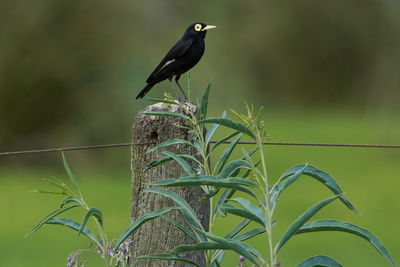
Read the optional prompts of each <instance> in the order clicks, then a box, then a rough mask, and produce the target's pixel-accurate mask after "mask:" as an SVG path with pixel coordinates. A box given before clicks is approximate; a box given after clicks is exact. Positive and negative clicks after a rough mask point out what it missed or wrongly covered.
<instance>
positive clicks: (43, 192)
mask: <svg viewBox="0 0 400 267" xmlns="http://www.w3.org/2000/svg"><path fill="white" fill-rule="evenodd" d="M29 192H31V193H41V194H53V195H67V194H66V193H65V192H64V191H63V192H58V191H47V190H37V189H34V190H31V191H29Z"/></svg>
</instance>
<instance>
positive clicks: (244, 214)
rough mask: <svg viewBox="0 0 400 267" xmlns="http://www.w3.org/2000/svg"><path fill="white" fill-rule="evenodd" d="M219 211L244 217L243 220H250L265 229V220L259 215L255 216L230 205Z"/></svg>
mask: <svg viewBox="0 0 400 267" xmlns="http://www.w3.org/2000/svg"><path fill="white" fill-rule="evenodd" d="M219 209H220V210H221V211H222V212H228V213H231V214H234V215H237V216H240V217H243V218H247V219H250V220H252V221H254V222H257V223H259V224H261V225H262V226H264V227H265V223H264V220H262V219H261V218H260V217H258V216H257V215H255V214H254V213H252V212H250V211H248V210H246V209H241V208H236V207H234V206H233V205H230V204H223V205H221V206H220V208H219Z"/></svg>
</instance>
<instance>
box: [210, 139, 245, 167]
mask: <svg viewBox="0 0 400 267" xmlns="http://www.w3.org/2000/svg"><path fill="white" fill-rule="evenodd" d="M242 136H243V134H239V135H238V136H237V137H236V138H235V139H234V140H233V141H232V142H231V143H230V144H229V145H228V146H227V147H226V148H225V150H224V152H222V154H221V155H220V156H219V158H218V160H217V163H215V166H214V170H213V173H215V171H216V170H217V168H218V167H219V171H218V172H221V169H222V168H223V167H224V166H225V163H226V162H227V161H228V159H229V157H230V155H231V154H232V151H233V149H234V148H235V147H236V145H237V143H238V142H239V141H240V138H242Z"/></svg>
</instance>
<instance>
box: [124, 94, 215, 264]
mask: <svg viewBox="0 0 400 267" xmlns="http://www.w3.org/2000/svg"><path fill="white" fill-rule="evenodd" d="M181 101H182V102H181V103H183V104H185V105H187V106H189V107H190V108H191V109H192V110H193V111H196V110H197V106H195V105H193V104H190V103H188V102H185V101H183V100H181ZM154 111H169V112H180V113H183V110H182V109H181V108H178V107H177V106H171V105H168V104H163V103H157V104H154V105H151V106H148V107H146V108H145V109H143V110H141V111H140V112H139V113H138V115H137V117H136V119H135V121H134V123H133V127H132V135H133V140H132V142H156V143H161V142H164V141H167V140H170V139H173V138H181V139H186V140H189V138H191V137H190V135H188V133H187V130H184V129H180V128H178V127H177V126H179V125H183V123H184V120H183V119H180V118H175V117H166V116H153V115H144V114H143V112H154ZM151 146H152V145H139V146H132V162H131V168H132V198H131V200H132V209H131V220H132V221H134V220H136V219H138V218H140V217H142V216H143V215H145V214H146V213H149V212H151V211H155V210H158V209H161V208H165V207H170V206H173V205H174V204H173V202H172V201H171V200H170V199H168V198H165V197H163V196H160V195H156V194H153V193H141V192H142V191H143V190H144V189H145V188H147V186H146V185H145V183H149V182H154V181H159V180H162V179H166V178H179V177H180V176H181V175H184V171H183V170H182V168H181V167H180V166H179V165H178V164H177V163H175V162H174V161H170V162H167V163H165V164H163V165H161V166H157V167H155V168H153V169H150V170H149V171H148V172H147V173H145V174H143V170H144V169H145V168H146V167H147V166H148V165H149V164H150V163H151V162H153V161H154V160H156V159H158V158H160V157H163V156H164V155H163V154H162V151H166V150H168V151H171V152H174V153H176V154H191V155H194V156H198V155H197V154H196V151H195V150H194V149H193V148H192V147H189V146H187V145H174V146H170V147H167V148H166V149H161V150H157V151H155V152H152V153H146V152H147V150H148V149H149V148H150V147H151ZM189 164H190V162H189ZM168 189H169V190H171V191H173V192H175V193H177V194H178V195H180V196H181V197H183V198H184V199H185V200H186V201H187V202H188V203H189V204H190V205H191V206H192V208H193V209H194V210H195V212H196V213H197V215H198V217H199V218H200V220H201V222H202V224H203V227H204V229H206V230H208V218H209V202H208V201H202V202H200V199H201V198H202V197H203V195H204V192H203V190H202V189H201V188H200V187H198V186H196V187H178V188H168ZM167 216H168V217H169V218H171V219H173V220H175V221H177V222H179V223H181V224H183V225H186V223H185V222H184V219H183V217H182V216H181V214H180V213H179V212H178V211H173V212H170V213H168V214H167ZM131 240H132V241H133V246H132V247H131V248H130V252H129V255H130V259H129V266H187V264H186V265H185V264H183V263H181V262H174V261H159V260H139V259H136V257H137V256H140V255H146V254H159V253H167V252H168V251H169V250H171V249H172V248H174V247H176V246H178V245H183V244H193V241H192V240H191V239H190V238H189V237H187V236H186V235H185V234H184V233H183V232H181V231H180V230H178V229H177V228H175V227H174V226H173V225H171V224H170V223H168V222H167V221H165V220H164V219H162V218H157V219H154V220H152V221H149V222H147V223H145V224H144V225H143V226H142V227H141V228H140V229H139V230H138V231H137V232H135V233H134V234H133V235H132V236H131ZM185 257H187V258H189V259H191V260H193V261H195V262H197V263H198V264H200V266H205V257H204V254H203V252H196V253H189V254H187V255H185Z"/></svg>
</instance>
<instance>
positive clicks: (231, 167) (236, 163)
mask: <svg viewBox="0 0 400 267" xmlns="http://www.w3.org/2000/svg"><path fill="white" fill-rule="evenodd" d="M240 168H250V164H249V163H248V162H247V161H244V160H241V159H238V160H232V161H231V162H229V163H228V164H226V165H225V166H224V168H223V169H222V170H221V171H220V172H219V173H218V177H221V178H225V177H228V176H232V174H233V173H235V172H236V171H237V170H238V169H240Z"/></svg>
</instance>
